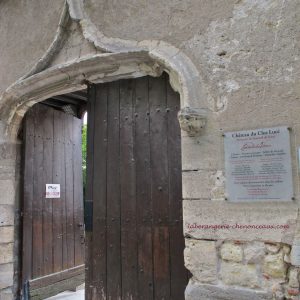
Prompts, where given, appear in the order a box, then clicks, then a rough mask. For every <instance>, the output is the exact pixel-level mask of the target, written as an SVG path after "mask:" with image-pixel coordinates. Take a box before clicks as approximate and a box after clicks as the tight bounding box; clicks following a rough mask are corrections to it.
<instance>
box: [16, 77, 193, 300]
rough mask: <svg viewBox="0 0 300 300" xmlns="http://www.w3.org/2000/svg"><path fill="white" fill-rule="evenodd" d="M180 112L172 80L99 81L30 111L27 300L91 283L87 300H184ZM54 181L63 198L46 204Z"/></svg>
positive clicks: (24, 260) (26, 163)
mask: <svg viewBox="0 0 300 300" xmlns="http://www.w3.org/2000/svg"><path fill="white" fill-rule="evenodd" d="M71 97H75V99H70V98H71ZM87 99H88V101H87ZM179 109H180V99H179V94H177V93H176V92H174V91H173V89H172V88H171V86H170V84H169V77H168V75H167V74H166V73H164V74H163V75H162V76H161V77H159V78H153V77H149V76H147V77H141V78H137V79H130V80H119V81H115V82H109V83H99V84H91V85H90V86H89V88H88V92H87V91H80V92H76V93H72V94H66V95H62V96H56V97H53V98H51V99H47V100H46V101H44V102H41V103H39V104H36V105H35V106H33V107H32V108H31V109H30V110H29V111H28V112H27V114H26V116H25V118H24V126H23V129H24V130H23V140H24V143H23V144H24V151H23V153H24V159H23V162H24V174H23V178H24V187H23V190H24V195H23V253H22V257H23V258H22V287H23V295H24V296H25V297H24V298H25V299H26V295H30V296H31V299H45V298H47V297H50V296H52V295H54V294H57V293H59V292H62V291H64V290H67V289H74V288H75V287H76V286H77V285H79V284H80V283H82V282H83V281H84V280H85V281H86V289H85V297H86V298H85V299H87V300H92V299H122V300H126V299H133V300H140V299H145V300H147V299H149V300H158V299H166V300H167V299H173V300H177V299H178V300H179V299H180V300H181V299H183V298H184V290H185V287H186V285H187V282H188V277H189V276H188V272H187V270H186V269H185V267H184V259H183V250H184V237H183V226H182V180H181V132H180V127H179V123H178V120H177V113H178V111H179ZM86 110H87V112H88V119H89V121H88V130H87V131H86V124H84V121H83V120H84V119H85V118H84V112H85V111H86ZM42 124H44V125H42ZM82 129H83V131H82ZM82 133H83V134H82ZM86 133H87V136H88V137H87V139H88V143H87V144H88V147H87V169H85V157H84V153H85V149H86V148H85V146H84V144H82V139H83V140H84V137H85V134H86ZM82 162H83V164H82ZM85 172H86V173H85ZM85 174H86V177H85ZM85 178H86V181H85ZM85 182H86V183H85ZM46 184H49V185H50V186H52V188H53V189H54V188H56V187H57V185H60V186H59V188H60V191H59V197H57V198H56V197H53V198H51V197H50V198H49V197H46ZM48 187H49V186H48ZM84 189H86V191H85V197H84V204H83V190H84ZM47 191H48V190H47ZM52 195H53V194H52ZM83 209H84V214H85V224H84V222H83ZM84 229H85V234H84ZM84 241H85V242H84ZM84 247H85V249H86V250H85V251H84ZM84 256H85V260H84ZM84 262H85V265H84ZM83 270H85V275H84V273H83Z"/></svg>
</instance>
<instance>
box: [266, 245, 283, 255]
mask: <svg viewBox="0 0 300 300" xmlns="http://www.w3.org/2000/svg"><path fill="white" fill-rule="evenodd" d="M266 249H267V252H269V253H273V254H276V253H278V252H279V250H280V244H266Z"/></svg>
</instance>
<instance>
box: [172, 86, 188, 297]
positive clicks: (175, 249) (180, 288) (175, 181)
mask: <svg viewBox="0 0 300 300" xmlns="http://www.w3.org/2000/svg"><path fill="white" fill-rule="evenodd" d="M167 106H168V109H169V110H168V111H169V112H168V160H169V211H170V249H171V251H170V264H171V297H172V299H175V300H176V299H178V300H179V299H184V290H185V287H186V285H187V275H186V276H184V274H187V270H186V269H185V267H184V256H183V251H184V238H183V224H182V183H181V182H182V177H181V143H180V134H181V132H180V126H179V122H178V120H177V113H178V111H179V108H180V99H179V95H178V94H177V93H175V92H174V91H173V90H172V88H171V86H170V84H169V83H167Z"/></svg>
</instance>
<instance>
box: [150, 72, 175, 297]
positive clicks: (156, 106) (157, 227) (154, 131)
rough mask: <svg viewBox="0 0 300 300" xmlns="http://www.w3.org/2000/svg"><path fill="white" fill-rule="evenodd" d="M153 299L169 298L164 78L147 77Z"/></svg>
mask: <svg viewBox="0 0 300 300" xmlns="http://www.w3.org/2000/svg"><path fill="white" fill-rule="evenodd" d="M149 102H150V117H151V119H150V122H151V123H150V128H151V130H150V138H151V170H152V172H151V173H152V174H151V182H152V185H151V188H152V190H151V193H152V201H153V221H154V237H153V248H154V250H153V253H154V295H155V297H154V298H155V299H170V269H169V268H170V266H169V230H168V221H169V216H168V214H169V190H168V188H169V186H168V185H169V183H168V179H169V178H168V177H169V176H168V148H167V125H168V124H167V117H166V114H167V112H166V81H165V80H164V79H163V78H149Z"/></svg>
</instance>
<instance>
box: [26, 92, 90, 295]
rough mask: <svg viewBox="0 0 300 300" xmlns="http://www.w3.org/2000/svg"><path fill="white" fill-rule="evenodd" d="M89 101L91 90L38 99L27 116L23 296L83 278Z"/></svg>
mask: <svg viewBox="0 0 300 300" xmlns="http://www.w3.org/2000/svg"><path fill="white" fill-rule="evenodd" d="M86 103H87V91H86V90H83V91H78V92H75V93H70V94H65V95H61V96H55V97H52V98H50V99H47V100H45V101H43V102H40V103H37V104H35V105H34V106H33V107H31V109H29V110H28V112H27V113H26V115H25V117H24V120H23V126H22V132H21V138H22V139H23V159H22V162H23V194H22V201H21V209H22V233H21V236H22V255H21V264H22V271H21V286H22V297H23V298H24V299H29V298H30V299H46V298H48V297H50V296H53V295H55V294H58V293H60V292H63V291H65V290H69V289H71V290H73V289H76V287H78V286H80V285H82V284H83V283H84V273H85V267H84V249H85V248H84V220H83V214H84V206H83V172H84V168H83V166H84V165H83V162H84V161H85V158H84V157H83V155H82V153H83V149H84V148H85V143H83V137H84V135H83V132H84V131H83V129H84V126H85V125H84V121H83V120H84V112H85V110H86Z"/></svg>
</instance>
